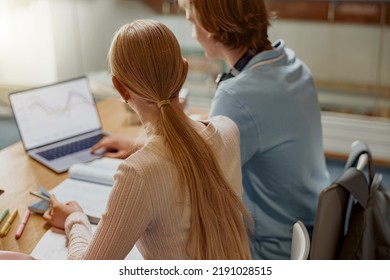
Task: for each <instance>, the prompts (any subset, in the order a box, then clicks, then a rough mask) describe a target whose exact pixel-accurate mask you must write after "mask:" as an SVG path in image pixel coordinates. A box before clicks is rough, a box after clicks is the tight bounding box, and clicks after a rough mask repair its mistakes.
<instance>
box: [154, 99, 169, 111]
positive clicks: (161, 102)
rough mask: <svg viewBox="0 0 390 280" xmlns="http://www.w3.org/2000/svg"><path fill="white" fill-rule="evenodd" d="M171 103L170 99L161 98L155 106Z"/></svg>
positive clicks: (159, 106)
mask: <svg viewBox="0 0 390 280" xmlns="http://www.w3.org/2000/svg"><path fill="white" fill-rule="evenodd" d="M169 104H171V101H170V100H169V99H165V100H161V101H160V102H158V103H157V107H158V108H160V109H161V107H162V106H165V105H169Z"/></svg>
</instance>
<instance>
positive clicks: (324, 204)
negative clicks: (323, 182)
mask: <svg viewBox="0 0 390 280" xmlns="http://www.w3.org/2000/svg"><path fill="white" fill-rule="evenodd" d="M349 196H350V195H349V192H348V191H347V190H345V189H344V188H342V187H341V186H339V185H337V184H332V185H330V186H329V187H327V188H325V189H324V190H322V192H321V193H320V197H319V200H318V206H317V213H316V219H315V224H314V231H313V237H312V239H311V248H310V259H312V260H334V259H337V257H338V255H339V252H340V249H341V246H342V241H343V238H344V225H345V219H346V213H347V208H348V201H349Z"/></svg>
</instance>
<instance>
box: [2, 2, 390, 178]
mask: <svg viewBox="0 0 390 280" xmlns="http://www.w3.org/2000/svg"><path fill="white" fill-rule="evenodd" d="M267 3H268V6H269V9H270V10H271V11H272V12H273V15H274V19H273V21H272V27H271V28H270V30H269V35H270V38H271V41H275V40H277V39H279V38H281V39H283V40H284V41H285V43H286V46H287V47H289V48H291V49H293V50H294V51H295V52H296V54H297V56H298V57H299V58H300V59H301V60H303V61H304V62H305V63H306V64H307V65H308V66H309V68H310V69H311V71H312V73H313V76H314V79H315V82H316V85H317V87H318V91H319V99H320V103H321V109H322V125H323V133H324V145H325V149H326V153H327V159H328V162H329V166H330V167H329V168H330V170H331V171H332V170H333V169H334V168H335V171H334V172H333V171H332V173H333V174H337V173H338V172H339V168H340V166H342V165H343V161H344V159H345V155H346V154H347V153H348V152H349V148H350V145H351V143H352V142H353V141H354V140H356V139H362V140H364V141H366V142H367V143H368V144H369V146H370V147H371V149H372V152H373V155H374V158H375V159H376V161H377V162H378V163H379V164H380V165H381V168H383V171H384V173H386V172H388V170H389V169H390V2H389V1H387V0H382V1H374V0H367V1H363V0H359V1H349V0H345V1H343V0H328V1H326V0H324V1H320V0H319V1H316V0H306V1H303V0H268V1H267ZM137 18H153V19H157V20H160V21H162V22H164V23H165V24H166V25H168V26H169V27H170V28H171V29H172V30H173V32H174V33H175V34H176V36H177V38H178V40H179V42H180V44H181V46H182V50H183V54H184V56H185V57H186V58H187V59H188V60H189V62H190V73H189V76H188V79H187V82H186V87H187V88H188V89H189V92H190V94H189V105H190V106H193V107H202V108H207V107H208V106H209V105H210V100H211V99H212V97H213V94H214V91H215V83H214V80H215V78H216V76H217V74H218V73H219V72H221V71H224V70H225V69H226V65H224V64H223V63H222V62H220V61H212V60H209V59H207V58H205V57H204V53H203V51H202V49H201V48H200V46H199V45H198V43H197V42H196V41H195V40H194V39H193V38H192V36H191V27H190V25H189V23H188V22H187V21H186V19H185V16H184V13H183V11H181V10H180V9H178V5H177V3H176V1H175V0H1V1H0V149H2V148H6V147H7V146H8V145H11V144H13V143H15V142H16V141H18V140H19V135H18V131H17V128H16V127H15V123H14V120H13V116H12V112H11V110H10V107H9V102H8V93H9V92H12V91H15V90H19V89H24V88H29V87H35V86H40V85H45V84H49V83H53V82H57V81H61V80H66V79H70V78H74V77H78V76H82V75H87V76H88V77H89V79H90V82H91V88H92V90H93V92H94V94H95V97H96V99H97V100H99V99H103V98H112V97H115V98H116V97H117V96H116V93H115V92H114V90H113V88H112V85H111V80H110V75H109V73H108V72H107V59H106V55H107V51H108V48H109V45H110V42H111V38H112V36H113V33H114V32H115V31H116V30H117V29H118V28H119V27H120V26H121V25H123V24H124V23H126V22H130V21H132V20H134V19H137ZM259 109H261V108H259ZM388 173H390V172H388Z"/></svg>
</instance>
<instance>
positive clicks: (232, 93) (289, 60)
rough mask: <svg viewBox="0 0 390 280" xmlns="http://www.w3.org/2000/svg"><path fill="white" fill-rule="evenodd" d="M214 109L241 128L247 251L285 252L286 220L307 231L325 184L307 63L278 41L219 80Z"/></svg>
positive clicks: (271, 255) (269, 255)
mask: <svg viewBox="0 0 390 280" xmlns="http://www.w3.org/2000/svg"><path fill="white" fill-rule="evenodd" d="M216 115H224V116H228V117H229V118H231V119H232V120H233V121H234V122H235V123H236V124H237V126H238V128H239V131H240V149H241V165H242V173H243V174H242V175H243V184H244V202H245V204H246V206H247V208H248V210H249V212H250V213H251V214H252V216H253V219H254V232H253V236H252V238H251V251H252V257H253V258H254V259H289V258H290V250H291V235H292V226H293V224H294V223H295V222H296V221H297V220H301V221H302V222H303V223H304V224H305V225H306V227H307V228H308V230H309V232H310V233H311V232H312V227H313V224H314V219H315V211H316V208H317V201H318V196H319V193H320V191H321V190H322V189H323V188H324V187H326V186H327V185H328V184H329V174H328V171H327V169H326V163H325V158H324V151H323V144H322V130H321V121H320V107H319V103H318V97H317V90H316V88H315V85H314V83H313V79H312V75H311V73H310V71H309V69H308V68H307V67H306V65H305V64H303V63H302V62H301V61H300V60H299V59H297V58H296V57H295V54H294V52H293V51H292V50H290V49H287V48H285V47H284V42H283V41H282V40H279V41H277V42H275V43H274V49H273V50H270V51H264V52H261V53H259V54H257V55H256V56H254V57H253V58H252V59H251V60H250V61H249V63H248V64H247V65H246V66H245V68H244V69H243V71H242V72H240V73H239V74H238V75H237V76H236V77H233V78H230V79H227V80H225V81H222V82H221V83H220V85H219V87H218V89H217V92H216V95H215V97H214V99H213V101H212V105H211V111H210V116H216Z"/></svg>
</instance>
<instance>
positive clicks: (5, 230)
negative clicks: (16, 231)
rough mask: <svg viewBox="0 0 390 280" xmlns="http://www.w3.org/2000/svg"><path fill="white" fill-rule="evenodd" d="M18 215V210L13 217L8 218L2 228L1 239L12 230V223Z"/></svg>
mask: <svg viewBox="0 0 390 280" xmlns="http://www.w3.org/2000/svg"><path fill="white" fill-rule="evenodd" d="M17 215H18V209H15V210H14V212H12V214H11V216H10V217H9V218H8V220H7V222H6V223H5V225H4V226H3V227H2V228H1V230H0V237H4V236H6V235H7V234H8V232H9V230H10V229H11V225H12V222H13V221H14V220H15V218H16V216H17Z"/></svg>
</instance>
